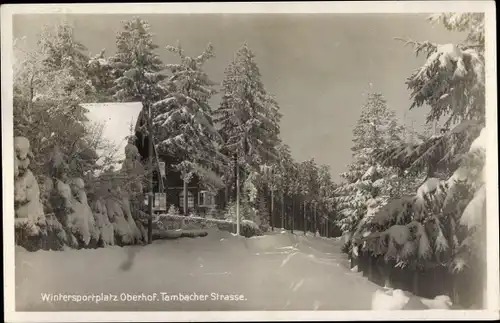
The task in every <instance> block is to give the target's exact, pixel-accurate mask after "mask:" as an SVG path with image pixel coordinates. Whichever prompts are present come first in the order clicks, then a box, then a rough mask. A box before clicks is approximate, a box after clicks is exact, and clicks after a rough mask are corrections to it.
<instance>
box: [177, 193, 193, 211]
mask: <svg viewBox="0 0 500 323" xmlns="http://www.w3.org/2000/svg"><path fill="white" fill-rule="evenodd" d="M179 205H180V207H181V208H183V207H184V191H181V193H180V194H179ZM192 208H194V195H193V193H191V192H190V191H188V209H192Z"/></svg>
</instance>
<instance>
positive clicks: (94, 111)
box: [82, 102, 142, 170]
mask: <svg viewBox="0 0 500 323" xmlns="http://www.w3.org/2000/svg"><path fill="white" fill-rule="evenodd" d="M82 106H83V107H84V108H86V109H87V110H88V111H87V112H86V117H87V118H88V119H89V123H90V124H99V125H102V126H103V129H102V136H103V139H105V140H106V141H108V142H110V143H112V144H113V145H114V146H116V147H117V149H118V151H117V152H116V155H115V156H116V158H117V160H123V159H124V158H125V146H126V145H127V136H130V135H131V134H132V133H131V129H133V130H132V131H133V132H134V134H135V126H136V124H137V119H138V118H139V114H140V112H141V111H142V103H141V102H126V103H119V102H110V103H86V104H82ZM97 153H98V155H99V156H100V157H102V156H104V155H105V153H106V152H104V151H99V150H98V151H97ZM120 168H121V163H118V164H116V165H115V169H116V170H118V169H120Z"/></svg>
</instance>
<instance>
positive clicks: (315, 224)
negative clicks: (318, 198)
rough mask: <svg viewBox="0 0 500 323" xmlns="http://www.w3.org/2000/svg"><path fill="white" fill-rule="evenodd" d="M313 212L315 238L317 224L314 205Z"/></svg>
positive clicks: (314, 206)
mask: <svg viewBox="0 0 500 323" xmlns="http://www.w3.org/2000/svg"><path fill="white" fill-rule="evenodd" d="M313 212H314V235H315V236H316V232H318V222H317V219H316V212H317V211H316V204H314V205H313Z"/></svg>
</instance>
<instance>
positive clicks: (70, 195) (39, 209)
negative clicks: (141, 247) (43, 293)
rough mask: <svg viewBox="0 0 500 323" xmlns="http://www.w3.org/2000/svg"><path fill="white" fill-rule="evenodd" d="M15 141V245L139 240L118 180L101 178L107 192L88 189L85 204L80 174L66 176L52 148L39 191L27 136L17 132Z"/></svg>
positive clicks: (139, 226) (60, 157) (78, 245)
mask: <svg viewBox="0 0 500 323" xmlns="http://www.w3.org/2000/svg"><path fill="white" fill-rule="evenodd" d="M14 145H15V169H14V180H15V196H14V200H15V232H16V240H15V241H16V244H18V245H20V246H22V247H24V248H25V249H27V250H29V251H36V250H39V249H45V250H48V249H52V250H62V249H64V248H65V247H70V248H78V249H79V248H97V247H105V246H107V245H114V244H118V245H127V244H137V243H142V242H143V241H144V239H145V236H146V232H145V230H144V227H143V226H142V224H140V222H138V221H136V220H135V219H134V217H133V215H132V214H133V213H134V211H135V210H133V208H132V207H131V200H132V199H131V196H130V195H129V193H128V192H127V191H121V190H120V181H117V182H115V183H113V181H111V180H110V179H107V180H105V182H107V185H103V186H102V187H100V189H101V193H102V191H103V190H104V191H106V192H107V193H108V194H99V192H97V193H98V194H94V193H96V192H93V194H92V195H93V197H92V201H91V202H90V203H89V201H88V197H87V192H86V185H85V182H84V181H83V179H82V178H70V177H68V175H67V167H68V165H67V164H66V163H65V158H64V156H63V155H62V154H60V152H58V151H56V152H55V153H54V154H53V155H52V159H51V164H52V170H53V172H52V174H51V175H52V176H51V177H45V182H44V183H43V187H42V190H41V189H40V187H39V185H38V183H37V181H36V179H35V177H34V176H33V174H32V173H31V171H30V170H29V169H28V166H29V158H28V157H29V156H30V154H31V152H30V143H29V141H28V140H27V139H26V138H24V137H16V138H15V139H14ZM94 184H95V183H94ZM40 191H42V194H41V192H40Z"/></svg>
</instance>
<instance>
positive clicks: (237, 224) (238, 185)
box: [235, 155, 240, 236]
mask: <svg viewBox="0 0 500 323" xmlns="http://www.w3.org/2000/svg"><path fill="white" fill-rule="evenodd" d="M235 156H236V155H235ZM235 159H236V158H235ZM236 235H237V236H239V235H240V172H239V168H238V160H237V159H236Z"/></svg>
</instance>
